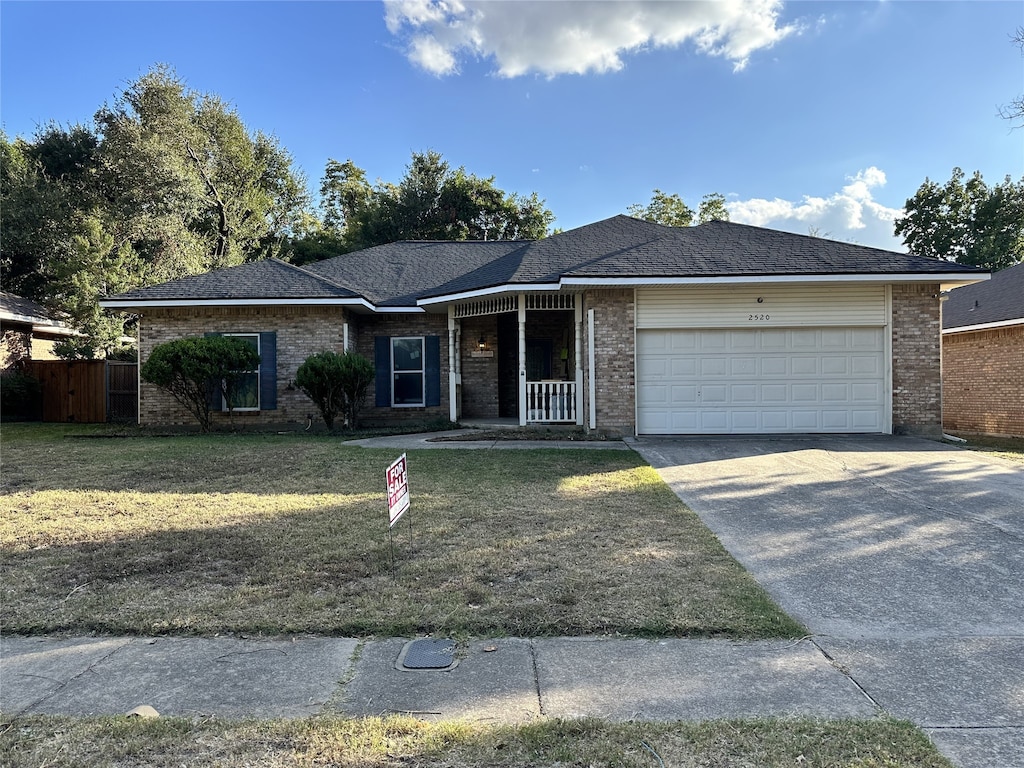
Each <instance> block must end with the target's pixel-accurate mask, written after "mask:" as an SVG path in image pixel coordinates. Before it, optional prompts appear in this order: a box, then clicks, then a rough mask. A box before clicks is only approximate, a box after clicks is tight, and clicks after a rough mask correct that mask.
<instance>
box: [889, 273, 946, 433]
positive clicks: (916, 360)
mask: <svg viewBox="0 0 1024 768" xmlns="http://www.w3.org/2000/svg"><path fill="white" fill-rule="evenodd" d="M938 294H939V286H938V285H915V284H907V285H894V286H893V287H892V428H893V434H897V435H921V436H923V437H941V436H942V352H941V340H940V332H941V328H942V315H941V309H940V307H941V305H940V303H939V299H938V298H937V297H938Z"/></svg>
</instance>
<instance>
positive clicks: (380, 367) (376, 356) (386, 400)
mask: <svg viewBox="0 0 1024 768" xmlns="http://www.w3.org/2000/svg"><path fill="white" fill-rule="evenodd" d="M373 365H374V368H376V369H377V381H376V395H377V398H376V405H377V407H378V408H387V407H389V406H390V405H391V337H390V336H374V337H373Z"/></svg>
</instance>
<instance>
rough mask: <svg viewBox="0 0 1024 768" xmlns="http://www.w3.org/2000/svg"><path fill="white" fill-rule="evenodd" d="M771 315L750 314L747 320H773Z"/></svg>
mask: <svg viewBox="0 0 1024 768" xmlns="http://www.w3.org/2000/svg"><path fill="white" fill-rule="evenodd" d="M771 319H772V316H771V315H750V316H749V317H748V318H747V320H771Z"/></svg>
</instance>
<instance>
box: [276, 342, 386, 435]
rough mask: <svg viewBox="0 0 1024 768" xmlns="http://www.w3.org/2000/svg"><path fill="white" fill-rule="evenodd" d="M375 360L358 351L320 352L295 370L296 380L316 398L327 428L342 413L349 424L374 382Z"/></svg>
mask: <svg viewBox="0 0 1024 768" xmlns="http://www.w3.org/2000/svg"><path fill="white" fill-rule="evenodd" d="M374 375H375V371H374V367H373V363H371V362H370V361H369V360H367V359H366V358H365V357H363V356H362V355H360V354H358V353H356V352H351V351H349V352H344V353H343V354H338V353H337V352H330V351H325V352H318V353H316V354H315V355H311V356H309V357H307V358H306V360H305V362H303V363H302V365H300V366H299V369H298V371H296V373H295V384H296V386H298V388H299V389H301V390H302V391H303V392H304V393H305V394H306V396H307V397H308V398H309V399H310V400H312V401H313V403H314V405H316V407H317V410H319V411H320V415H321V416H322V417H323V420H324V423H325V424H326V425H327V428H328V429H330V430H332V431H333V430H334V422H335V420H336V419H337V417H338V416H340V415H343V416H344V417H345V420H346V421H347V422H348V425H349V427H350V428H352V429H355V428H356V426H357V424H358V417H359V410H360V407H361V406H362V403H363V400H364V399H365V398H366V393H367V391H368V389H369V387H370V385H371V384H372V383H373V382H374Z"/></svg>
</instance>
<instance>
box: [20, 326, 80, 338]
mask: <svg viewBox="0 0 1024 768" xmlns="http://www.w3.org/2000/svg"><path fill="white" fill-rule="evenodd" d="M32 333H50V334H53V335H54V336H83V335H84V334H83V333H82V332H81V331H78V330H75V329H74V328H68V327H67V326H66V325H47V324H42V323H36V324H35V325H33V326H32Z"/></svg>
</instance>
